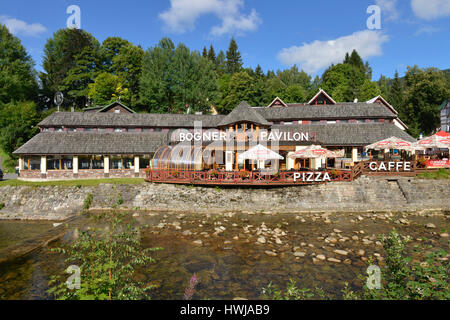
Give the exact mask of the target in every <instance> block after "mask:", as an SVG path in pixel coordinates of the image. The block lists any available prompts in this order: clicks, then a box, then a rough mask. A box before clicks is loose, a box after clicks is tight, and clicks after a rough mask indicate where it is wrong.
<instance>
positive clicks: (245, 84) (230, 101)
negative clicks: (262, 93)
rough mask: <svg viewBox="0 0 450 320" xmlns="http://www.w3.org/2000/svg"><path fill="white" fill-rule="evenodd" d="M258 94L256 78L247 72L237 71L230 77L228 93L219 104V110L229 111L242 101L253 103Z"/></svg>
mask: <svg viewBox="0 0 450 320" xmlns="http://www.w3.org/2000/svg"><path fill="white" fill-rule="evenodd" d="M256 95H257V89H256V86H255V81H254V79H253V78H252V77H251V76H249V74H248V73H247V72H237V73H235V74H233V76H232V77H231V79H230V82H229V85H228V92H227V95H226V96H225V97H224V98H223V100H222V102H221V104H220V105H219V111H220V112H223V113H229V112H231V111H232V110H233V109H234V108H236V106H237V105H238V104H239V103H240V102H241V101H247V102H248V103H249V104H253V102H254V100H255V99H256Z"/></svg>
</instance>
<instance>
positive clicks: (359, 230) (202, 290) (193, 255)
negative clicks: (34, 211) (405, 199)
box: [0, 212, 449, 300]
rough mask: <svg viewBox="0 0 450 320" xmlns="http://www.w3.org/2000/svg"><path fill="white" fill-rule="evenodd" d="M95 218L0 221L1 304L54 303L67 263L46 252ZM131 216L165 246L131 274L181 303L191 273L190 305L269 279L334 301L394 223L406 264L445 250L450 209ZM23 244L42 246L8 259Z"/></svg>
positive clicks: (356, 283)
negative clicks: (57, 278) (422, 247)
mask: <svg viewBox="0 0 450 320" xmlns="http://www.w3.org/2000/svg"><path fill="white" fill-rule="evenodd" d="M92 215H95V214H94V213H91V214H89V216H88V215H80V216H78V217H76V218H73V219H71V220H69V221H67V222H64V223H63V224H62V225H60V226H58V227H53V224H52V223H51V222H40V223H37V222H30V221H29V222H11V221H0V257H1V256H2V254H3V256H8V255H9V256H10V257H9V258H8V259H6V260H7V261H6V262H3V263H0V299H51V298H52V297H50V296H49V295H48V294H47V293H46V291H47V289H48V280H49V277H50V276H51V275H55V274H58V273H61V271H62V270H64V269H65V268H67V266H66V265H65V262H64V259H63V258H62V257H61V256H59V255H58V254H56V253H53V252H50V248H51V247H56V246H60V245H61V244H63V243H67V242H70V241H71V238H72V235H73V234H74V230H75V229H77V228H78V229H86V228H87V227H93V226H98V222H96V220H95V219H93V218H92ZM128 219H130V220H131V219H132V220H134V221H135V222H136V223H137V224H139V225H141V226H147V225H148V226H147V227H146V228H144V229H143V231H142V234H141V237H142V241H141V242H142V243H141V244H142V246H143V247H145V248H147V247H162V248H164V250H162V251H157V252H154V253H152V256H153V258H155V260H156V262H155V263H154V264H151V265H149V266H147V267H146V268H144V269H142V270H137V273H136V275H135V277H136V279H138V280H139V281H143V282H145V283H151V284H156V285H157V288H156V289H154V290H153V291H152V292H151V294H150V296H149V298H151V299H163V300H166V299H182V298H183V294H184V290H185V288H186V287H187V286H188V284H189V279H190V278H191V276H192V275H193V274H194V273H196V274H197V276H198V279H199V283H198V286H197V291H196V294H195V296H194V299H233V298H236V297H240V298H246V299H259V298H262V295H261V290H262V288H263V287H266V286H267V285H268V284H269V283H270V282H272V283H274V284H276V285H278V286H280V287H283V288H284V287H285V286H286V284H287V282H288V280H289V279H293V280H295V281H296V282H297V286H298V287H299V288H314V287H320V288H323V289H324V290H325V292H326V293H327V294H329V295H332V296H333V297H335V298H340V297H341V295H340V293H341V289H342V288H343V287H344V282H348V283H349V284H350V286H351V287H352V288H354V289H359V288H361V286H362V282H361V280H359V279H358V275H359V274H364V273H365V270H366V268H367V266H368V265H367V259H368V258H369V257H371V256H372V257H373V258H374V259H375V261H377V263H378V264H379V265H380V266H383V263H384V259H383V257H384V250H383V248H382V246H381V243H380V242H378V236H379V235H380V234H387V233H389V232H390V231H391V230H392V229H393V228H394V227H395V228H396V229H397V230H398V231H399V233H400V234H402V235H403V236H409V237H411V239H412V241H411V242H410V243H409V244H408V252H409V253H411V254H412V256H413V259H418V260H420V259H421V258H422V257H421V256H417V255H416V254H413V253H412V248H413V246H414V245H415V244H418V243H422V244H424V243H426V244H430V245H431V246H432V247H433V249H438V248H443V249H445V250H448V239H447V238H446V237H445V232H448V230H449V228H448V226H449V225H448V212H438V213H409V214H408V213H392V212H385V213H377V214H374V213H369V212H368V213H305V214H302V215H293V214H283V213H272V212H269V213H264V212H259V213H250V212H244V213H243V212H238V213H232V212H230V213H227V214H196V213H191V214H175V213H169V212H167V213H164V212H163V213H148V212H146V213H144V212H140V213H138V214H134V215H133V216H131V214H130V215H129V216H128ZM100 224H101V222H100ZM426 225H428V227H427V226H426ZM55 235H59V237H56V236H55ZM56 238H58V239H57V240H56V241H53V240H54V239H56ZM49 239H50V240H49ZM43 240H45V241H43ZM48 241H50V243H49V244H48V245H47V244H45V243H46V242H48ZM42 242H44V245H43V246H41V245H42ZM22 244H26V245H23V246H22ZM30 245H34V246H37V247H40V248H38V249H37V250H34V251H33V250H28V251H29V252H27V253H26V254H24V255H23V256H22V257H20V258H11V256H14V254H13V253H12V252H16V253H17V252H20V250H18V249H17V248H22V247H27V246H30ZM423 253H424V252H422V254H423ZM16 255H17V254H16ZM322 258H325V260H322Z"/></svg>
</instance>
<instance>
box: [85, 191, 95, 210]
mask: <svg viewBox="0 0 450 320" xmlns="http://www.w3.org/2000/svg"><path fill="white" fill-rule="evenodd" d="M93 198H94V197H93V196H92V193H88V195H87V197H86V199H84V210H89V208H90V207H91V205H92V200H93Z"/></svg>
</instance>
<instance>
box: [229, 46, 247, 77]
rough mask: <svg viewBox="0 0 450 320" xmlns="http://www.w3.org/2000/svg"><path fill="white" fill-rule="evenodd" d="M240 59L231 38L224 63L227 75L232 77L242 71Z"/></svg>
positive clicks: (236, 47) (239, 54)
mask: <svg viewBox="0 0 450 320" xmlns="http://www.w3.org/2000/svg"><path fill="white" fill-rule="evenodd" d="M242 65H243V62H242V57H241V53H240V52H239V50H238V45H237V43H236V40H234V38H231V41H230V46H229V47H228V51H227V61H226V71H227V73H229V74H231V75H233V74H234V73H236V72H239V71H240V70H241V69H242Z"/></svg>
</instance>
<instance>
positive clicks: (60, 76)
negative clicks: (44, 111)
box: [40, 29, 100, 107]
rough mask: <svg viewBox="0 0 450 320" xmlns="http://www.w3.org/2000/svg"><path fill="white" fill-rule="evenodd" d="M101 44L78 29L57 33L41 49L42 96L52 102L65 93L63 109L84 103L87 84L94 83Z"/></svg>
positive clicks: (61, 30)
mask: <svg viewBox="0 0 450 320" xmlns="http://www.w3.org/2000/svg"><path fill="white" fill-rule="evenodd" d="M99 47H100V44H99V42H98V41H97V39H95V38H94V37H93V36H92V35H91V34H90V33H88V32H86V31H83V30H78V29H60V30H58V31H57V32H55V33H54V34H53V37H52V38H50V39H49V40H48V41H47V43H46V44H45V47H44V57H43V62H42V66H43V68H44V72H43V73H41V75H40V78H41V82H42V87H43V90H42V94H43V95H44V96H45V97H47V98H48V99H50V101H53V96H54V94H55V93H56V92H57V91H61V90H62V91H64V93H66V98H67V99H65V101H64V104H63V106H70V105H73V104H74V103H75V104H76V105H77V106H81V107H83V106H84V105H85V103H86V102H87V87H88V83H89V82H91V81H93V76H92V75H93V72H94V71H93V69H95V68H96V67H97V61H96V60H97V55H98V50H99Z"/></svg>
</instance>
